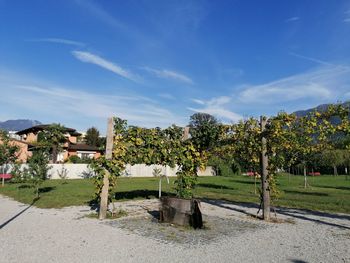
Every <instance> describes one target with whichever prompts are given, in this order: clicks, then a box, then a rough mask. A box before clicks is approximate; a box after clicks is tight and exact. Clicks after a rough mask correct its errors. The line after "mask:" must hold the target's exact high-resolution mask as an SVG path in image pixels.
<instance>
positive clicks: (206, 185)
mask: <svg viewBox="0 0 350 263" xmlns="http://www.w3.org/2000/svg"><path fill="white" fill-rule="evenodd" d="M197 186H199V187H205V188H214V189H226V190H235V188H232V187H229V186H225V185H217V184H205V183H200V184H197V185H196V187H197Z"/></svg>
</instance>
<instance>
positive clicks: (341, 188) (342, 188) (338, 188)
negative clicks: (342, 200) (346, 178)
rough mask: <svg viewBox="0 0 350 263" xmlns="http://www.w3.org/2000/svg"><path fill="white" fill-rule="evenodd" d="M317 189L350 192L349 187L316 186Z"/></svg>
mask: <svg viewBox="0 0 350 263" xmlns="http://www.w3.org/2000/svg"><path fill="white" fill-rule="evenodd" d="M315 186H316V187H320V188H328V189H337V190H345V191H347V190H348V191H350V187H348V186H328V185H315Z"/></svg>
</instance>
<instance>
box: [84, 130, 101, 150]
mask: <svg viewBox="0 0 350 263" xmlns="http://www.w3.org/2000/svg"><path fill="white" fill-rule="evenodd" d="M85 141H86V144H87V145H91V146H96V147H101V146H102V145H103V139H102V138H100V131H99V130H98V129H97V128H96V127H91V128H89V129H87V131H86V135H85Z"/></svg>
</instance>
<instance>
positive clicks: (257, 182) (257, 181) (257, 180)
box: [231, 179, 260, 185]
mask: <svg viewBox="0 0 350 263" xmlns="http://www.w3.org/2000/svg"><path fill="white" fill-rule="evenodd" d="M231 182H233V183H239V184H255V183H254V181H251V182H250V181H243V180H234V179H232V180H231ZM259 183H260V179H256V184H257V185H258V184H259Z"/></svg>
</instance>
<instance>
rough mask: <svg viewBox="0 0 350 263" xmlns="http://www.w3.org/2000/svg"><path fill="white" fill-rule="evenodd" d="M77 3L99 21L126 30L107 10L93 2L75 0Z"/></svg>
mask: <svg viewBox="0 0 350 263" xmlns="http://www.w3.org/2000/svg"><path fill="white" fill-rule="evenodd" d="M75 2H76V3H77V4H78V5H79V6H80V7H82V8H84V9H86V10H87V11H88V12H90V13H91V14H92V15H93V16H95V17H96V18H97V19H99V20H101V21H103V22H104V23H106V24H109V25H111V26H113V27H116V28H119V29H125V28H126V26H125V25H124V24H123V23H121V22H120V21H119V20H117V19H116V18H115V17H114V16H112V15H111V14H109V13H108V12H107V11H106V10H104V9H103V8H102V7H101V6H99V5H98V4H97V3H94V2H93V1H89V0H75Z"/></svg>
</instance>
